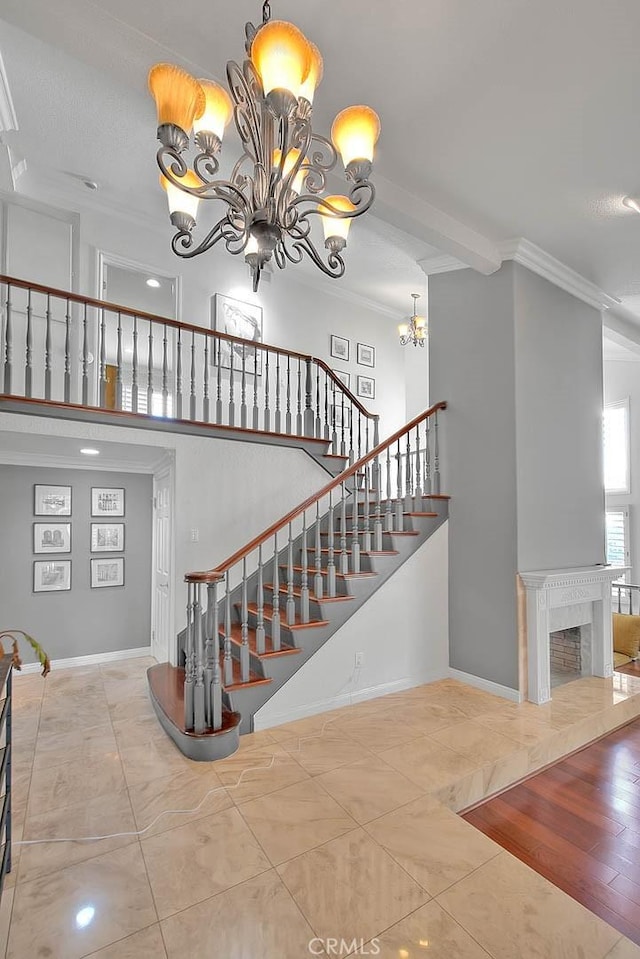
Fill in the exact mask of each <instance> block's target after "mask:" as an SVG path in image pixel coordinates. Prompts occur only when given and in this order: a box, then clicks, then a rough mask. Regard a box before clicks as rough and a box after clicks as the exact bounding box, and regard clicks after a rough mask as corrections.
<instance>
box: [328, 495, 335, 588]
mask: <svg viewBox="0 0 640 959" xmlns="http://www.w3.org/2000/svg"><path fill="white" fill-rule="evenodd" d="M327 546H328V550H329V553H328V559H327V595H328V596H332V597H333V596H335V595H336V564H335V549H334V529H333V490H329V536H328V541H327Z"/></svg>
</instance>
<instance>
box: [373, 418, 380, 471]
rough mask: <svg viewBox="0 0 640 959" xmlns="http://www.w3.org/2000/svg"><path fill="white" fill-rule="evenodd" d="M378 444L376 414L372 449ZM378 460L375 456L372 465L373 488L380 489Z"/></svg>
mask: <svg viewBox="0 0 640 959" xmlns="http://www.w3.org/2000/svg"><path fill="white" fill-rule="evenodd" d="M379 444H380V416H379V415H378V414H376V415H375V416H374V418H373V448H374V449H377V447H378V446H379ZM380 470H381V466H380V458H379V457H378V456H376V459H375V463H374V465H373V488H374V489H380V483H381V475H380Z"/></svg>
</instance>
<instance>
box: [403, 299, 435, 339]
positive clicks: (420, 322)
mask: <svg viewBox="0 0 640 959" xmlns="http://www.w3.org/2000/svg"><path fill="white" fill-rule="evenodd" d="M411 296H412V297H413V316H411V317H409V322H408V323H401V324H400V326H399V327H398V333H399V334H400V345H401V346H407V344H409V343H413V345H414V346H424V344H425V343H426V341H427V336H428V335H429V328H428V326H427V318H426V316H416V310H417V307H418V300H419V299H420V294H419V293H412V294H411Z"/></svg>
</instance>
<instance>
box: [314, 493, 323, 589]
mask: <svg viewBox="0 0 640 959" xmlns="http://www.w3.org/2000/svg"><path fill="white" fill-rule="evenodd" d="M315 546H316V562H315V567H316V574H315V577H314V580H313V592H314V594H315V597H316V599H322V552H321V550H322V539H321V536H320V500H318V501H317V503H316V542H315Z"/></svg>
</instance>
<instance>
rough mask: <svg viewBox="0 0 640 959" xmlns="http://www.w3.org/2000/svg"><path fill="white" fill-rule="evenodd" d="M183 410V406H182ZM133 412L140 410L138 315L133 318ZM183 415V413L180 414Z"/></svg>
mask: <svg viewBox="0 0 640 959" xmlns="http://www.w3.org/2000/svg"><path fill="white" fill-rule="evenodd" d="M180 409H181V410H182V407H180ZM131 412H132V413H137V412H138V317H137V316H134V318H133V357H132V370H131ZM180 415H182V413H181V414H180Z"/></svg>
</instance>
